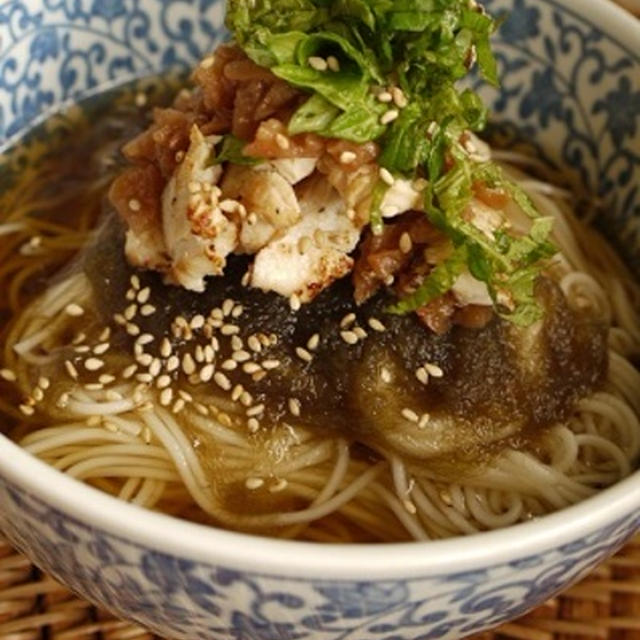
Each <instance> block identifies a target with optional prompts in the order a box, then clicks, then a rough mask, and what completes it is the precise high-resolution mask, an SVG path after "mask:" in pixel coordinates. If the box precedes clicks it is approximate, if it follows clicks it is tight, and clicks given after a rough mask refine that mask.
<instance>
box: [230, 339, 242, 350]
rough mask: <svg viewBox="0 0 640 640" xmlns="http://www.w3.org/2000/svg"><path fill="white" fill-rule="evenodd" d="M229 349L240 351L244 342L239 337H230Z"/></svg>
mask: <svg viewBox="0 0 640 640" xmlns="http://www.w3.org/2000/svg"><path fill="white" fill-rule="evenodd" d="M231 348H232V349H233V350H234V351H240V349H242V348H244V342H243V341H242V338H241V337H240V336H231Z"/></svg>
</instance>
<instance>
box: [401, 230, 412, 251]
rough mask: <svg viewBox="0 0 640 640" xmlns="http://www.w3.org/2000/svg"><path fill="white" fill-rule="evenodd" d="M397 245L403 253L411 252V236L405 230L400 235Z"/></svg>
mask: <svg viewBox="0 0 640 640" xmlns="http://www.w3.org/2000/svg"><path fill="white" fill-rule="evenodd" d="M398 247H399V249H400V251H402V253H404V254H407V253H411V249H413V242H412V241H411V236H410V235H409V234H408V233H407V232H406V231H405V232H404V233H403V234H402V235H401V236H400V242H399V243H398Z"/></svg>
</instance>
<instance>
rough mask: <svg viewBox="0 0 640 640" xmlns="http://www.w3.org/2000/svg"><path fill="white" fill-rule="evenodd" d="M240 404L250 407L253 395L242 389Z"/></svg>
mask: <svg viewBox="0 0 640 640" xmlns="http://www.w3.org/2000/svg"><path fill="white" fill-rule="evenodd" d="M240 404H242V405H243V406H245V407H250V406H251V405H252V404H253V396H252V395H251V394H250V393H249V392H248V391H243V392H242V394H241V395H240Z"/></svg>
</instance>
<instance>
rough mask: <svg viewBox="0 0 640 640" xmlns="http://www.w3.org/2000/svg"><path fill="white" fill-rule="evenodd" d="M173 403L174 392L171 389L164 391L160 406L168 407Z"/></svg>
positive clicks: (161, 395)
mask: <svg viewBox="0 0 640 640" xmlns="http://www.w3.org/2000/svg"><path fill="white" fill-rule="evenodd" d="M172 401H173V390H172V389H171V388H167V389H163V391H162V393H161V394H160V404H161V405H162V406H163V407H168V406H169V405H170V404H171V402H172Z"/></svg>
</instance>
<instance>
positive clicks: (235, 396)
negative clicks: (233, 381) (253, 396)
mask: <svg viewBox="0 0 640 640" xmlns="http://www.w3.org/2000/svg"><path fill="white" fill-rule="evenodd" d="M243 392H244V387H243V386H242V385H241V384H237V385H236V386H235V387H233V391H232V392H231V399H232V400H233V401H234V402H238V400H240V396H241V395H242V393H243Z"/></svg>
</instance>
